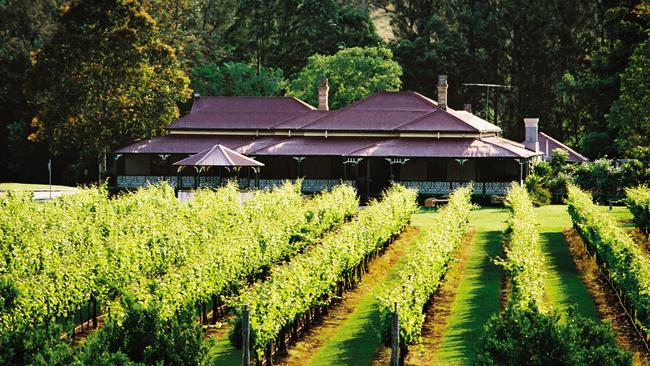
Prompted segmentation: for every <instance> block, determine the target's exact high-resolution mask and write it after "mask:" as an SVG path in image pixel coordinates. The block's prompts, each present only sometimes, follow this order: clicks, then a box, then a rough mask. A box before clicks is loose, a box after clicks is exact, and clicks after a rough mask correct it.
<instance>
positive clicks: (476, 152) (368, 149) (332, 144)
mask: <svg viewBox="0 0 650 366" xmlns="http://www.w3.org/2000/svg"><path fill="white" fill-rule="evenodd" d="M216 143H219V144H222V145H225V146H227V147H229V148H231V149H233V150H235V151H237V152H239V153H241V154H246V155H249V156H269V155H277V156H351V157H352V156H359V157H364V156H380V157H381V156H387V157H390V156H392V157H451V158H463V157H465V158H479V157H481V158H483V157H491V158H518V157H523V158H528V157H531V156H533V155H536V154H535V153H533V152H532V151H529V150H527V149H525V148H523V146H522V145H520V144H518V143H515V142H512V141H510V140H506V139H502V138H496V137H493V138H483V139H474V138H441V139H437V138H388V139H386V138H353V137H330V138H324V137H290V138H281V137H260V138H255V137H252V136H251V137H232V136H184V135H172V136H167V137H164V138H158V139H154V140H148V141H147V142H142V143H135V144H133V145H130V146H127V147H125V148H122V149H120V150H119V151H118V152H119V153H156V154H158V153H163V152H164V153H185V154H193V153H196V152H197V148H199V147H202V148H201V150H204V149H206V148H209V147H211V146H213V145H214V144H216ZM206 145H207V147H204V146H206ZM199 151H200V150H199Z"/></svg>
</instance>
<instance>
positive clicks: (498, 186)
mask: <svg viewBox="0 0 650 366" xmlns="http://www.w3.org/2000/svg"><path fill="white" fill-rule="evenodd" d="M180 178H181V187H180V188H181V189H193V188H194V187H195V183H196V181H195V179H196V177H193V176H182V177H180ZM289 180H290V181H292V182H295V181H296V180H295V179H289ZM163 181H166V182H167V183H169V185H170V186H172V187H174V188H178V177H176V176H156V175H119V176H117V186H118V187H122V188H139V187H146V186H148V185H150V184H157V183H160V182H163ZM285 181H287V179H258V180H257V182H256V181H255V179H249V178H239V188H240V189H270V188H273V187H277V186H280V185H282V184H283V183H284V182H285ZM226 182H227V179H220V178H219V177H199V185H200V186H208V187H218V186H220V185H225V184H226ZM341 183H347V184H350V185H352V186H354V185H355V182H354V181H352V180H345V181H343V180H341V179H303V181H302V191H303V192H305V193H312V192H320V191H324V190H328V189H332V187H334V186H336V185H338V184H341ZM399 183H401V184H402V185H404V186H406V187H409V188H413V189H417V191H418V192H419V193H420V194H431V195H443V196H444V195H448V194H449V193H451V192H452V191H453V190H454V189H456V188H458V187H461V186H464V185H467V184H468V182H441V181H418V180H404V181H399ZM510 184H511V183H510V182H474V194H475V195H487V196H501V195H505V194H506V193H507V191H508V188H509V187H510Z"/></svg>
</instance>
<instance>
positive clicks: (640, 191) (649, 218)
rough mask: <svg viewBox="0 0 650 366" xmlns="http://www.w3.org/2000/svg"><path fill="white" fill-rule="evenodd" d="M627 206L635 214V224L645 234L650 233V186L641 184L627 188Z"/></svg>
mask: <svg viewBox="0 0 650 366" xmlns="http://www.w3.org/2000/svg"><path fill="white" fill-rule="evenodd" d="M625 193H626V194H627V199H626V200H625V202H626V203H627V207H628V208H629V209H630V212H632V215H634V225H636V227H638V228H639V230H641V231H642V232H643V233H644V234H646V235H648V233H650V188H648V187H645V186H639V187H636V188H628V189H626V190H625Z"/></svg>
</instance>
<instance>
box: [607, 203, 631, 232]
mask: <svg viewBox="0 0 650 366" xmlns="http://www.w3.org/2000/svg"><path fill="white" fill-rule="evenodd" d="M598 207H599V208H600V209H601V211H602V212H605V213H607V214H609V215H611V216H613V217H614V219H616V221H617V222H618V223H619V225H620V226H621V227H623V228H626V229H631V228H633V227H634V222H632V219H633V217H634V216H632V213H631V212H630V210H629V209H628V208H627V206H612V210H611V211H610V210H609V206H606V205H605V206H598Z"/></svg>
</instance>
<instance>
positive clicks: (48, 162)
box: [47, 159, 52, 199]
mask: <svg viewBox="0 0 650 366" xmlns="http://www.w3.org/2000/svg"><path fill="white" fill-rule="evenodd" d="M47 174H48V176H49V182H50V199H52V159H49V160H48V161H47Z"/></svg>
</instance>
